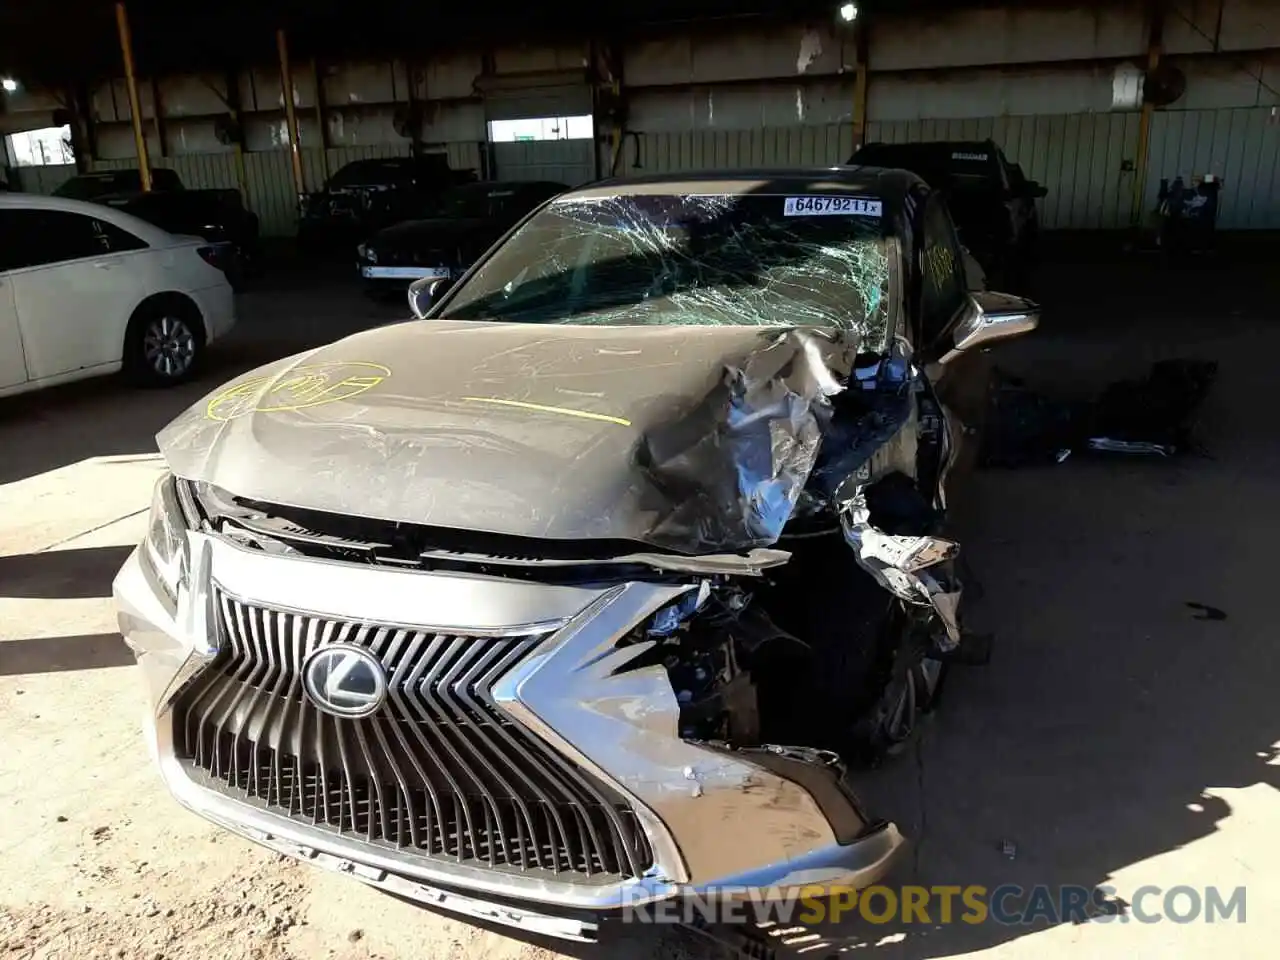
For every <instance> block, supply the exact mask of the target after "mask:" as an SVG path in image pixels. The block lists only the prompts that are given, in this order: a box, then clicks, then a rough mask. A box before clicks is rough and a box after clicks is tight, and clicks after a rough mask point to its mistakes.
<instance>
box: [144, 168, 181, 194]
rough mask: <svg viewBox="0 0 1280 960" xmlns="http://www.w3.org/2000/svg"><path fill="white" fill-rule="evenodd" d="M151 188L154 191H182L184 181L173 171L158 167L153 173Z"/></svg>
mask: <svg viewBox="0 0 1280 960" xmlns="http://www.w3.org/2000/svg"><path fill="white" fill-rule="evenodd" d="M151 188H152V189H153V190H181V189H182V179H181V178H180V177H179V176H178V175H177V174H176V173H174V172H173V171H172V170H168V169H166V168H164V167H156V169H154V170H152V171H151Z"/></svg>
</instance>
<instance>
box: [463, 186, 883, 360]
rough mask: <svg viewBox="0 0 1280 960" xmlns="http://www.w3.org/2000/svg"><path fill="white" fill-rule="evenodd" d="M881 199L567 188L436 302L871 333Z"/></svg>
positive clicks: (591, 317)
mask: <svg viewBox="0 0 1280 960" xmlns="http://www.w3.org/2000/svg"><path fill="white" fill-rule="evenodd" d="M880 210H881V204H880V201H878V200H874V199H870V198H853V197H848V196H844V197H814V196H810V197H783V196H774V195H764V194H744V195H730V194H725V195H703V196H693V195H628V196H619V197H570V198H566V199H564V200H560V201H556V202H555V203H552V204H551V205H550V206H549V207H547V208H546V209H545V210H543V211H542V212H541V213H539V214H538V215H537V216H536V217H534V218H533V219H532V220H530V221H529V222H528V223H526V224H525V225H524V226H523V227H522V228H521V229H520V230H519V231H518V232H517V233H515V234H514V235H513V236H511V237H510V238H509V239H508V240H507V241H506V243H504V244H503V245H502V247H501V248H500V249H498V250H497V251H496V252H495V253H494V255H493V256H492V257H491V258H490V259H489V260H487V261H486V262H485V263H484V265H483V266H482V267H481V268H480V269H479V270H478V271H477V272H476V274H475V275H474V276H472V277H471V278H470V279H469V280H468V281H467V282H466V283H465V284H464V285H463V286H462V287H460V288H459V289H458V290H456V291H455V292H454V295H453V296H452V297H451V298H450V299H449V301H448V302H447V303H446V304H445V307H444V309H443V311H442V312H441V313H440V314H439V316H440V317H441V318H443V319H451V320H502V321H515V322H522V323H572V324H605V325H636V324H665V325H682V324H693V325H699V324H700V325H728V324H737V325H757V326H825V327H835V328H838V329H857V330H859V331H861V332H863V333H864V335H867V336H868V339H874V338H875V337H876V336H878V335H883V331H884V330H885V328H886V313H887V310H888V301H889V296H888V284H889V255H888V249H887V245H886V243H885V239H884V237H885V232H886V230H885V227H884V224H883V220H882V217H881V214H880Z"/></svg>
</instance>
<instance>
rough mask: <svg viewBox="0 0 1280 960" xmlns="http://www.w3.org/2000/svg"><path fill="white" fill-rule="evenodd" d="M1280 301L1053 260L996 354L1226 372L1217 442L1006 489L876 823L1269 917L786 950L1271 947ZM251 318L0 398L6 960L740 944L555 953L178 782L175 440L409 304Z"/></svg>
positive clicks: (937, 846)
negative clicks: (147, 725) (185, 356)
mask: <svg viewBox="0 0 1280 960" xmlns="http://www.w3.org/2000/svg"><path fill="white" fill-rule="evenodd" d="M1278 287H1280V281H1278V280H1277V278H1276V277H1274V276H1268V275H1267V274H1266V273H1265V272H1263V271H1250V272H1246V271H1243V270H1238V271H1227V272H1217V273H1214V272H1210V273H1207V274H1205V275H1202V276H1196V275H1191V274H1186V273H1182V274H1168V273H1164V274H1161V273H1159V272H1157V271H1153V270H1151V269H1148V268H1142V269H1136V268H1133V267H1132V266H1131V265H1129V264H1123V263H1110V264H1105V263H1093V264H1082V263H1075V264H1067V265H1062V266H1059V267H1056V268H1053V269H1051V270H1048V271H1046V276H1045V278H1044V289H1043V293H1042V299H1043V300H1044V302H1045V304H1046V313H1045V319H1044V325H1043V328H1042V330H1041V331H1040V332H1039V333H1038V334H1037V335H1035V337H1034V338H1033V339H1030V340H1028V341H1026V342H1023V343H1020V344H1018V345H1016V346H1010V347H1008V348H1002V350H1001V352H1000V354H999V355H998V360H999V362H1001V363H1003V364H1006V365H1009V366H1011V367H1014V368H1015V369H1019V370H1020V371H1022V372H1026V373H1030V374H1032V375H1033V376H1034V377H1035V378H1036V380H1037V381H1038V382H1046V383H1056V384H1061V385H1068V386H1070V387H1072V388H1074V389H1078V390H1080V391H1082V392H1087V390H1088V389H1089V388H1090V387H1091V386H1093V385H1096V384H1098V383H1101V382H1103V381H1105V380H1106V379H1107V378H1109V377H1111V376H1114V375H1125V374H1135V373H1140V372H1141V371H1142V370H1143V369H1144V367H1145V365H1146V364H1147V363H1148V362H1149V361H1150V360H1151V359H1154V358H1158V357H1161V356H1173V355H1195V356H1206V357H1210V358H1214V359H1217V360H1219V361H1220V363H1221V372H1220V377H1219V382H1218V384H1217V386H1216V387H1215V391H1214V393H1213V395H1212V396H1211V398H1210V401H1209V404H1208V405H1207V407H1206V409H1205V411H1204V422H1203V424H1202V428H1201V432H1202V435H1203V437H1204V439H1205V440H1206V442H1207V446H1208V449H1209V452H1210V454H1211V458H1192V459H1186V460H1179V461H1176V462H1147V461H1137V460H1109V461H1105V462H1083V461H1075V460H1069V461H1068V462H1067V463H1065V464H1063V465H1061V466H1056V467H1047V468H1034V469H1025V470H1017V471H987V472H983V473H982V474H980V475H978V477H977V478H976V479H975V482H974V484H973V489H972V491H971V494H972V495H971V496H970V497H969V498H968V499H967V501H966V503H965V508H964V511H963V514H964V515H963V518H962V519H963V523H964V525H965V527H966V528H967V531H968V533H967V535H966V537H965V538H964V541H963V542H964V547H965V550H966V554H967V556H968V557H969V560H970V563H971V564H972V566H973V569H974V572H975V574H976V577H977V580H978V581H979V582H980V584H981V587H982V596H981V598H980V599H978V601H977V602H976V603H975V604H974V606H973V609H972V610H971V613H970V619H971V626H973V627H974V628H975V629H979V630H989V631H992V632H994V633H995V635H996V644H995V653H994V657H993V660H992V663H991V664H990V665H989V666H987V667H983V668H964V669H962V670H957V671H956V672H955V674H954V675H953V676H952V678H951V680H950V681H949V684H948V691H947V699H946V701H945V703H944V704H943V707H942V709H941V710H940V711H939V713H938V715H937V716H935V717H934V718H933V723H931V725H930V728H929V729H928V731H927V732H926V735H925V736H924V738H923V739H922V741H921V742H920V744H919V745H918V747H917V748H916V749H915V750H914V752H913V753H912V754H910V755H908V756H904V757H901V758H899V759H898V760H897V761H896V762H894V763H892V764H890V765H888V766H886V767H885V768H883V769H881V770H878V771H874V772H871V773H869V774H867V775H866V777H865V780H864V788H865V797H864V799H865V800H866V801H867V802H868V804H869V805H870V806H871V807H872V808H873V810H874V811H875V812H876V813H878V814H881V815H883V816H886V817H890V818H892V819H895V820H896V821H897V822H898V823H899V825H900V826H901V827H902V828H903V830H904V831H905V832H906V833H907V834H908V835H910V836H911V837H912V838H913V839H914V840H915V844H914V846H913V852H912V854H911V856H910V857H909V858H908V861H907V862H906V863H904V865H903V867H902V869H901V871H900V875H899V876H898V877H897V878H896V880H897V881H898V882H901V883H923V884H938V883H953V884H971V883H979V884H984V885H987V886H988V887H990V888H993V887H995V886H997V885H999V884H1000V883H1019V884H1022V885H1024V886H1031V885H1032V884H1036V883H1044V884H1063V883H1080V884H1086V885H1089V886H1093V885H1097V884H1107V885H1110V886H1111V887H1114V888H1115V891H1116V894H1115V895H1116V897H1117V898H1119V899H1120V900H1122V901H1124V900H1127V899H1130V898H1131V897H1132V895H1133V893H1134V891H1135V890H1137V889H1138V888H1139V887H1141V886H1142V885H1144V884H1155V885H1159V886H1160V887H1162V888H1165V889H1168V888H1170V887H1173V886H1176V885H1180V884H1186V885H1191V886H1194V887H1197V888H1200V889H1203V888H1205V887H1206V886H1209V885H1217V886H1219V887H1221V888H1226V889H1228V890H1230V889H1233V888H1235V887H1236V886H1241V885H1243V886H1245V887H1246V889H1247V897H1248V900H1247V903H1248V913H1247V921H1246V922H1245V923H1243V924H1240V923H1222V922H1221V921H1220V922H1218V923H1217V924H1207V923H1203V922H1197V923H1191V924H1185V925H1184V924H1175V923H1173V922H1172V921H1170V920H1165V921H1164V922H1162V923H1157V924H1140V923H1136V922H1127V923H1111V924H1092V923H1090V924H1079V925H1077V924H1062V925H1059V926H1054V927H1048V926H1047V925H1045V924H1040V925H1036V926H1030V927H1007V926H1000V925H998V924H994V923H987V924H982V925H978V926H968V925H965V924H950V925H947V924H939V923H933V924H912V925H902V924H896V923H890V924H885V925H882V926H876V925H872V924H867V923H865V922H863V921H854V922H852V923H844V924H842V925H840V927H838V928H835V929H823V930H821V931H820V932H819V939H818V940H816V941H815V940H812V939H811V940H808V941H806V942H805V943H803V944H795V945H793V946H790V947H787V946H784V945H783V944H782V943H781V939H780V940H779V941H777V942H776V945H777V946H778V947H779V952H780V955H781V956H786V957H790V956H796V957H798V956H806V957H807V956H818V957H825V956H833V955H841V954H844V953H848V952H853V951H854V950H865V951H866V952H867V954H869V955H875V956H877V957H881V956H883V957H891V958H927V957H947V956H964V955H978V954H980V955H982V956H984V957H1000V958H1037V960H1039V958H1042V957H1045V956H1050V957H1052V956H1059V955H1063V956H1065V955H1066V954H1067V953H1070V954H1071V955H1073V956H1077V955H1081V954H1082V953H1083V954H1085V955H1088V956H1090V957H1104V958H1112V957H1114V958H1117V960H1120V958H1124V960H1128V958H1130V957H1156V956H1158V957H1161V958H1180V957H1186V958H1191V957H1197V958H1198V957H1202V956H1205V955H1215V956H1216V955H1223V956H1233V957H1238V958H1253V957H1258V958H1262V957H1270V956H1274V954H1275V948H1274V943H1275V941H1276V939H1277V937H1278V936H1280V918H1278V917H1277V914H1276V912H1275V911H1274V909H1272V908H1273V907H1274V905H1275V904H1277V903H1280V866H1277V864H1280V712H1278V711H1277V710H1276V702H1277V701H1276V693H1275V691H1276V690H1277V689H1280V655H1277V652H1276V631H1275V618H1274V615H1273V609H1274V600H1273V597H1272V591H1273V590H1275V587H1274V586H1273V585H1272V584H1271V582H1270V575H1271V565H1270V563H1269V550H1268V543H1269V541H1270V539H1271V533H1272V531H1275V530H1277V529H1280V507H1278V506H1277V497H1276V491H1277V480H1276V478H1277V476H1280V430H1277V429H1276V425H1275V414H1274V406H1275V405H1274V400H1273V392H1274V382H1275V378H1274V363H1275V361H1274V358H1275V357H1276V356H1277V355H1278V352H1280V316H1278V315H1277V312H1276V310H1275V307H1274V304H1275V302H1276V299H1275V294H1276V293H1277V292H1280V290H1278V289H1277V288H1278ZM241 309H242V316H243V321H242V324H241V326H240V328H239V330H238V331H237V333H236V334H235V336H234V337H233V339H232V340H231V341H229V342H228V343H227V344H226V346H225V347H224V348H223V349H222V350H220V351H219V352H218V356H217V357H216V358H214V359H215V363H214V364H213V365H212V367H211V368H210V369H209V371H208V372H207V374H206V375H205V377H204V378H203V380H202V382H201V383H198V384H191V385H189V386H187V387H184V388H182V389H181V390H178V391H174V392H169V393H136V392H131V391H129V390H127V389H126V388H124V387H122V386H120V385H118V384H116V383H114V382H102V383H91V384H85V385H82V386H78V387H74V388H70V389H67V390H61V391H55V392H52V393H49V394H45V395H40V396H36V397H27V398H17V399H14V400H10V401H5V402H3V403H0V811H3V816H0V863H2V864H3V867H4V869H3V870H2V871H0V957H5V958H9V957H12V958H14V960H18V958H24V960H25V958H40V960H53V958H59V960H62V958H66V960H89V958H98V957H104V958H106V957H120V958H146V960H152V958H156V960H158V958H186V957H192V958H254V960H316V958H342V960H357V958H361V960H365V958H384V960H406V958H410V957H413V958H417V957H436V956H449V957H460V958H466V960H514V958H535V957H536V958H538V960H549V958H551V957H553V956H555V955H556V954H557V952H559V953H560V954H562V955H566V956H575V957H583V958H595V957H606V956H608V957H610V958H615V957H619V958H624V960H629V958H633V957H634V958H636V960H639V958H642V957H651V956H659V957H663V956H665V957H671V958H676V957H679V958H689V960H696V958H702V957H712V956H716V955H717V951H715V950H714V949H713V948H709V947H706V946H704V945H702V944H701V943H699V942H696V941H691V940H689V939H688V938H687V937H686V936H684V935H680V934H677V933H674V932H665V933H664V932H659V931H654V930H652V929H648V928H643V929H634V930H629V931H623V932H621V933H619V934H617V935H615V936H613V937H611V938H610V940H609V942H608V943H607V944H605V945H603V946H597V947H579V946H577V945H572V946H560V947H557V948H555V949H554V950H552V949H548V948H547V947H546V946H544V945H535V944H530V943H527V942H525V941H523V940H520V939H516V938H512V937H509V936H507V935H505V934H502V933H499V932H495V931H491V930H482V929H479V928H476V927H473V926H471V925H469V924H466V923H463V922H460V921H457V920H453V919H450V918H447V917H444V916H440V915H437V914H434V913H431V912H428V911H425V910H420V909H418V908H415V907H412V906H409V905H407V904H404V903H401V902H399V901H396V900H393V899H390V898H388V897H385V896H383V895H381V894H378V893H376V892H375V891H373V890H371V889H368V888H366V887H363V886H361V885H360V884H358V883H356V882H355V881H352V880H350V879H348V878H345V877H339V876H335V875H331V874H327V873H323V872H320V871H318V870H315V869H313V868H311V867H308V866H303V865H299V864H295V863H293V862H291V861H287V860H285V859H283V858H280V857H278V856H276V855H274V854H272V853H269V852H266V851H264V850H262V849H260V848H257V847H254V846H253V845H251V844H250V843H248V842H247V841H242V840H240V839H238V838H236V837H233V836H230V835H227V834H225V833H223V832H221V831H218V830H216V829H214V828H212V827H210V826H208V825H206V824H205V823H204V822H203V821H201V820H199V819H197V818H196V817H194V816H192V815H190V814H188V813H186V812H185V811H183V810H182V809H180V808H179V807H178V806H177V805H176V804H175V803H174V802H173V801H171V800H170V799H169V797H168V795H167V794H166V793H165V791H164V789H163V788H162V787H161V785H160V782H159V779H158V777H157V776H156V775H155V773H154V772H153V770H152V768H151V765H150V761H149V759H148V757H147V755H146V751H145V748H144V746H143V743H142V740H141V738H140V737H139V735H138V727H139V723H140V718H141V715H142V711H143V709H144V705H143V695H142V691H141V687H140V684H139V683H138V680H137V678H136V677H135V676H134V672H133V670H132V668H131V666H130V657H129V655H128V652H127V650H126V649H125V647H124V645H123V644H122V643H121V641H120V639H119V637H118V635H117V634H116V633H115V626H114V624H115V621H114V615H113V613H112V610H111V603H110V600H109V595H110V582H111V578H112V576H113V575H114V573H115V570H116V569H117V568H118V566H119V565H120V563H121V562H123V560H124V558H125V556H126V555H127V552H128V550H129V549H130V548H131V546H132V545H133V544H134V543H136V542H137V540H138V539H139V538H140V537H141V535H142V528H143V523H144V520H145V510H146V507H147V504H148V502H149V497H150V488H151V484H152V482H153V480H154V477H155V476H157V475H158V472H159V471H160V470H161V465H160V463H159V462H158V460H157V458H156V457H155V455H154V449H155V447H154V441H153V436H154V433H155V432H156V430H157V429H158V428H159V427H160V426H162V425H163V424H164V423H165V422H166V421H167V420H168V419H170V418H171V417H172V416H173V415H174V414H175V413H176V412H177V411H178V410H180V409H181V408H182V407H183V406H185V405H186V404H187V403H189V402H191V401H192V400H194V399H196V398H197V397H198V396H200V395H201V394H202V393H203V392H205V391H206V390H207V389H208V388H210V387H211V386H213V385H215V384H216V383H218V382H221V381H222V380H225V379H227V378H228V377H230V376H232V375H233V374H234V373H237V372H239V371H241V370H244V369H247V368H248V367H250V366H252V365H254V364H256V363H258V362H262V361H265V360H267V359H270V358H272V357H275V356H280V355H283V354H285V353H290V352H293V351H296V350H298V349H301V348H302V347H304V346H306V345H308V344H310V343H318V342H323V341H326V340H329V339H332V338H334V337H336V336H339V335H341V334H343V333H346V332H349V331H352V330H355V329H359V328H361V327H364V326H367V325H369V324H370V323H374V322H379V321H381V320H386V319H390V318H392V317H394V316H395V315H396V313H397V311H396V310H394V309H384V308H378V307H373V306H370V305H368V304H366V303H364V302H363V301H362V300H361V298H360V297H359V295H358V294H357V293H355V292H354V291H351V290H348V289H346V288H345V287H344V286H341V285H340V284H339V283H338V282H337V281H327V282H321V283H320V284H319V285H318V286H317V284H316V283H313V282H310V281H308V282H306V283H304V282H302V280H301V279H300V278H298V277H295V276H293V275H285V276H282V277H276V278H273V279H272V280H271V281H270V282H269V285H268V286H267V288H266V289H260V290H257V291H251V292H249V293H247V294H246V295H244V297H243V303H242V308H241ZM1189 604H1203V605H1207V606H1209V607H1212V608H1214V610H1215V612H1213V613H1211V614H1210V615H1209V617H1210V618H1209V619H1204V618H1205V616H1206V614H1205V613H1204V612H1203V610H1202V609H1200V608H1197V607H1192V606H1189ZM1217 612H1221V613H1222V614H1224V615H1225V616H1222V617H1218V616H1217ZM744 842H749V838H744ZM802 948H803V950H804V952H803V953H801V952H800V951H801V949H802Z"/></svg>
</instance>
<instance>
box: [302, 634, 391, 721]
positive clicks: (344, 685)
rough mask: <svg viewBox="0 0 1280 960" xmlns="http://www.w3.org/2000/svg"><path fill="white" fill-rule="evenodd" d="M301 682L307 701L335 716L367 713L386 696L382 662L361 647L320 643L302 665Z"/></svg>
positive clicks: (385, 676) (384, 672) (385, 675)
mask: <svg viewBox="0 0 1280 960" xmlns="http://www.w3.org/2000/svg"><path fill="white" fill-rule="evenodd" d="M302 685H303V688H304V689H305V690H306V691H307V696H308V697H310V698H311V702H312V703H314V704H315V705H316V706H317V707H319V708H320V709H321V710H323V711H324V712H325V713H331V714H333V715H334V716H335V717H351V718H357V717H367V716H369V715H370V714H371V713H373V712H374V711H376V710H377V709H378V708H379V707H380V706H382V702H383V701H384V700H386V699H387V674H386V671H384V670H383V669H382V662H381V661H380V660H378V658H377V657H375V656H374V655H373V654H372V653H370V652H369V651H368V650H366V649H364V648H363V647H357V646H353V645H351V644H346V643H335V644H330V645H329V646H325V647H321V648H320V649H319V650H316V651H314V652H313V653H312V654H311V655H310V656H309V657H307V659H306V661H305V663H303V665H302Z"/></svg>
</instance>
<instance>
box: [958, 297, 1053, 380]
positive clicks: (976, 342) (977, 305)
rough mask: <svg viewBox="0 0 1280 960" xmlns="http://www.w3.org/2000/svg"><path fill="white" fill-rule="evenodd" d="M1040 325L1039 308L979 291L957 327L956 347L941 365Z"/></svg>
mask: <svg viewBox="0 0 1280 960" xmlns="http://www.w3.org/2000/svg"><path fill="white" fill-rule="evenodd" d="M1039 323H1040V305H1039V304H1037V303H1033V302H1032V301H1030V300H1027V299H1026V298H1025V297H1015V296H1013V295H1012V294H1009V293H995V292H994V291H987V290H983V291H978V292H974V293H971V294H970V295H969V307H968V309H967V310H966V311H965V315H964V317H962V318H961V320H960V322H959V323H958V324H957V325H956V328H955V333H954V335H953V340H952V343H953V347H952V349H951V350H950V351H948V353H947V355H946V356H944V357H943V358H942V361H941V362H942V363H946V362H948V361H950V360H954V359H955V358H956V357H958V356H959V355H960V354H961V353H963V352H965V351H966V350H972V349H974V348H975V347H983V346H986V345H987V344H989V343H994V342H995V341H997V340H1007V339H1009V338H1010V337H1017V336H1021V335H1022V334H1024V333H1029V332H1031V331H1032V330H1034V329H1035V328H1036V327H1037V326H1038V325H1039Z"/></svg>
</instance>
